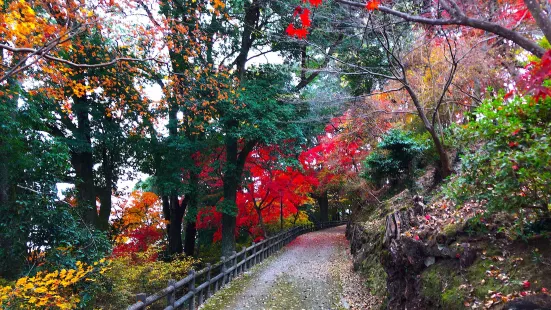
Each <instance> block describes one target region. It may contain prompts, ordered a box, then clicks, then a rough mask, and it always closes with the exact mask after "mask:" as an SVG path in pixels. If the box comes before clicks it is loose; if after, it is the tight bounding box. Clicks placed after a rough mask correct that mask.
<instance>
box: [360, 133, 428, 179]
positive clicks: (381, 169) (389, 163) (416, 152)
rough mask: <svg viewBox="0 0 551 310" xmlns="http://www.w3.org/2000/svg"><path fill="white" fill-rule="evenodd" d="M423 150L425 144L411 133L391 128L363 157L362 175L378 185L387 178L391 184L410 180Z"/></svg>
mask: <svg viewBox="0 0 551 310" xmlns="http://www.w3.org/2000/svg"><path fill="white" fill-rule="evenodd" d="M425 150H426V146H425V145H424V144H423V143H421V142H418V141H416V140H415V139H414V138H413V135H412V134H411V133H409V132H404V131H401V130H398V129H391V130H389V131H388V132H387V133H386V134H385V135H384V136H383V137H382V141H381V142H379V144H378V145H377V147H376V148H375V150H374V151H373V152H372V153H371V154H370V155H369V156H367V158H366V159H365V161H364V168H365V170H364V173H363V176H364V178H366V179H367V180H368V181H370V182H373V183H375V184H377V185H379V186H380V185H383V184H384V183H385V182H386V181H387V180H388V181H389V182H390V183H391V184H392V185H397V184H400V183H404V182H411V181H412V179H413V174H414V172H415V168H416V166H417V163H418V161H419V159H420V155H421V154H422V153H423V152H424V151H425Z"/></svg>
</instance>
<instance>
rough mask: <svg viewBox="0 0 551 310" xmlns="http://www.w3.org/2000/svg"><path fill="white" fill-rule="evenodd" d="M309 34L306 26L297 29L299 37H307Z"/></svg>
mask: <svg viewBox="0 0 551 310" xmlns="http://www.w3.org/2000/svg"><path fill="white" fill-rule="evenodd" d="M307 35H308V29H306V28H299V29H295V36H296V37H297V38H298V39H306V36H307Z"/></svg>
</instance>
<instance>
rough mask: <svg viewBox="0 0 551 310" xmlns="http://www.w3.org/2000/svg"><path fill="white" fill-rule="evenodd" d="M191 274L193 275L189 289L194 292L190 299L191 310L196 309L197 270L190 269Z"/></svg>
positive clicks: (189, 307)
mask: <svg viewBox="0 0 551 310" xmlns="http://www.w3.org/2000/svg"><path fill="white" fill-rule="evenodd" d="M189 275H190V276H191V280H190V281H189V284H188V290H189V291H190V292H192V295H191V299H190V300H189V306H188V309H189V310H195V270H193V269H191V270H190V271H189Z"/></svg>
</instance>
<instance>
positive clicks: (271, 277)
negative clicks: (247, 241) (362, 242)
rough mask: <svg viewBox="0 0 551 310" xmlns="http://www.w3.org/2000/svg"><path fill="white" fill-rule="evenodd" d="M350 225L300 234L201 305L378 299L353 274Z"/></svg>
mask: <svg viewBox="0 0 551 310" xmlns="http://www.w3.org/2000/svg"><path fill="white" fill-rule="evenodd" d="M344 232H345V226H339V227H334V228H330V229H326V230H322V231H317V232H312V233H308V234H305V235H302V236H299V237H298V238H297V239H295V240H294V241H293V242H291V243H290V244H289V245H287V247H285V248H284V249H283V250H282V251H281V252H280V253H278V254H276V255H274V256H272V257H271V258H269V259H268V260H266V261H265V262H263V263H262V264H260V265H257V266H255V268H253V269H252V270H251V271H249V272H247V273H245V275H243V276H242V277H240V278H239V279H236V280H235V281H233V282H231V283H230V284H229V285H228V286H227V287H226V288H224V289H223V290H221V291H219V292H217V293H216V294H215V295H214V296H213V297H212V298H211V299H209V302H208V303H206V304H205V305H204V306H203V307H202V308H201V309H205V310H211V309H281V310H293V309H298V310H300V309H308V310H310V309H324V310H325V309H368V308H371V305H370V303H373V302H375V301H374V299H373V298H371V297H370V296H369V294H368V293H367V289H366V288H365V287H363V284H362V283H363V281H362V280H361V279H360V278H359V276H357V275H355V274H353V272H352V263H351V259H350V255H349V254H348V253H349V246H348V241H347V240H346V239H345V236H344Z"/></svg>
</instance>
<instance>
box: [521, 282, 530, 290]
mask: <svg viewBox="0 0 551 310" xmlns="http://www.w3.org/2000/svg"><path fill="white" fill-rule="evenodd" d="M522 287H524V288H525V289H529V288H530V281H528V280H527V281H524V282H522Z"/></svg>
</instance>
